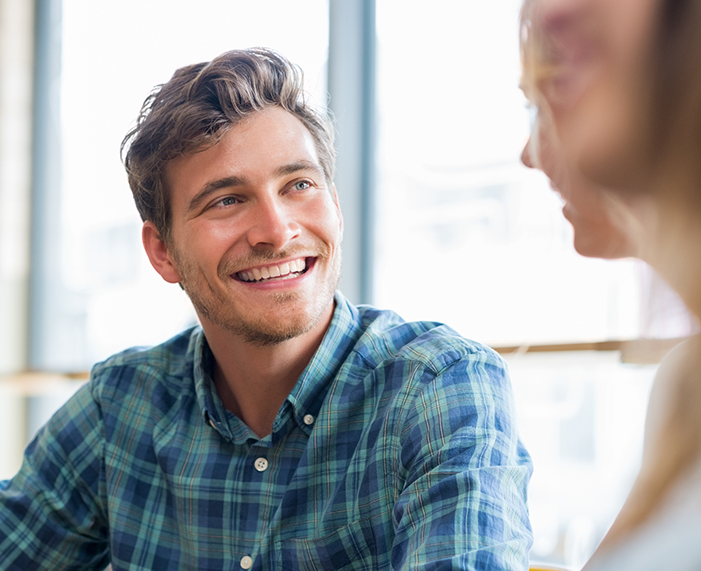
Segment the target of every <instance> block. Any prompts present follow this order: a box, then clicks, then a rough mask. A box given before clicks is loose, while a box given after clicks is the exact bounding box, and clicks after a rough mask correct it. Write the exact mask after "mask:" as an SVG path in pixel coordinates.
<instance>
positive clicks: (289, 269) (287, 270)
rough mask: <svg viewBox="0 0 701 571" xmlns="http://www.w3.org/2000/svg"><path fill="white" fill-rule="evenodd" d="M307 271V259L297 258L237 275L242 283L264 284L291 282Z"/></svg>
mask: <svg viewBox="0 0 701 571" xmlns="http://www.w3.org/2000/svg"><path fill="white" fill-rule="evenodd" d="M306 271H307V259H306V258H297V259H296V260H291V261H289V262H285V263H282V264H278V265H270V266H262V267H260V268H251V269H250V270H243V271H240V272H238V273H237V274H236V277H237V278H238V279H239V280H241V281H242V282H264V281H269V280H289V279H293V278H296V277H298V276H301V275H302V274H303V273H304V272H306Z"/></svg>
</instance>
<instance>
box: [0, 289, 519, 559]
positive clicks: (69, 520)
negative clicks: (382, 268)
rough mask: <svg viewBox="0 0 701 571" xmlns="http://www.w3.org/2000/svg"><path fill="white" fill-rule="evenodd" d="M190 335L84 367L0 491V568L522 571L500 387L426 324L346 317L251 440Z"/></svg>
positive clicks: (350, 310) (497, 377)
mask: <svg viewBox="0 0 701 571" xmlns="http://www.w3.org/2000/svg"><path fill="white" fill-rule="evenodd" d="M212 359H213V357H212V354H211V352H210V350H209V348H208V346H207V342H206V340H205V338H204V336H203V333H202V330H201V329H200V328H199V327H196V328H194V329H191V330H189V331H186V332H184V333H182V334H181V335H179V336H177V337H175V338H173V339H172V340H170V341H168V342H167V343H165V344H163V345H161V346H159V347H155V348H152V349H147V350H141V349H133V350H130V351H127V352H125V353H122V354H119V355H116V356H115V357H113V358H111V359H109V360H107V361H105V362H104V363H101V364H99V365H97V366H96V367H95V368H94V369H93V371H92V375H91V379H90V382H89V383H88V384H86V385H85V386H84V387H83V388H82V389H80V390H79V391H78V393H77V394H76V395H75V396H74V397H73V398H72V399H71V400H70V401H69V402H68V403H67V404H66V405H65V406H64V407H63V408H62V409H61V410H60V411H59V412H58V413H57V414H56V415H55V416H54V417H53V418H52V419H51V420H50V421H49V423H48V424H47V425H46V426H45V427H44V428H43V429H42V430H41V431H40V432H39V434H38V435H37V437H36V439H35V440H34V441H33V442H32V443H31V444H30V445H29V447H28V448H27V451H26V455H25V460H24V463H23V465H22V468H21V470H20V472H19V474H18V475H17V476H16V477H15V478H14V479H12V480H9V481H5V482H0V569H2V570H3V571H5V570H18V571H29V570H32V569H46V570H51V571H56V570H59V569H102V568H104V567H105V566H106V565H107V564H108V563H110V562H111V563H112V567H113V569H114V570H115V571H118V570H126V569H129V570H132V571H134V570H149V571H154V570H166V569H189V570H193V571H204V570H209V569H212V570H214V569H216V570H217V571H220V570H223V569H226V570H236V569H241V568H243V569H249V568H250V569H261V570H273V569H275V570H284V571H288V570H296V569H300V570H331V569H333V570H361V569H362V570H370V569H373V570H374V569H424V570H429V569H431V570H438V569H490V570H500V569H509V570H515V569H526V568H527V555H528V550H529V547H530V544H531V531H530V526H529V522H528V513H527V508H526V485H527V482H528V479H529V476H530V473H531V465H530V460H529V457H528V454H527V452H526V451H525V450H524V448H523V447H522V446H521V444H520V443H519V441H518V437H517V434H516V427H515V418H514V409H513V403H512V395H511V389H510V385H509V379H508V375H507V373H506V371H505V368H504V364H503V362H502V361H501V359H500V358H499V357H498V356H497V355H496V354H495V353H494V352H492V351H491V350H489V349H487V348H486V347H484V346H482V345H479V344H477V343H474V342H471V341H468V340H465V339H464V338H462V337H460V336H459V335H458V334H457V333H455V332H454V331H453V330H451V329H450V328H448V327H446V326H444V325H441V324H438V323H428V322H421V323H405V322H404V321H403V320H402V319H401V318H399V317H398V316H397V315H396V314H394V313H392V312H389V311H379V310H377V309H374V308H371V307H359V308H356V307H354V306H352V305H350V304H349V303H348V302H347V301H346V300H345V299H344V298H343V297H342V296H341V295H340V294H338V295H337V297H336V310H335V313H334V317H333V321H332V323H331V326H330V328H329V330H328V332H327V333H326V336H325V337H324V340H323V342H322V344H321V346H320V347H319V349H318V350H317V352H316V354H315V355H314V357H313V359H312V360H311V362H310V363H309V365H308V366H307V368H306V369H305V371H304V373H303V374H302V376H301V377H300V378H299V380H298V382H297V384H296V386H295V387H294V389H293V390H292V392H291V393H290V395H289V396H288V398H287V400H286V401H285V403H284V404H283V405H282V407H281V408H280V411H279V412H278V415H277V418H276V420H275V423H274V425H273V431H272V433H271V434H270V435H268V436H266V437H265V438H262V439H260V438H258V437H256V435H255V434H254V433H253V432H252V431H251V430H250V429H249V428H248V427H247V426H246V425H245V424H243V423H242V422H241V421H240V420H239V419H238V418H237V417H235V416H234V415H232V414H231V413H229V412H228V411H227V410H225V409H224V407H223V405H222V403H221V401H220V400H219V398H218V397H217V394H216V391H215V390H214V388H213V382H212V379H211V376H210V371H211V365H212Z"/></svg>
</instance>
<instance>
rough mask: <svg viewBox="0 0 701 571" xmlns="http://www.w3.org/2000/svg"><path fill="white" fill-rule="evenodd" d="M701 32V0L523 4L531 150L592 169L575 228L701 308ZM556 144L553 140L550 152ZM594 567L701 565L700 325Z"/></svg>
mask: <svg viewBox="0 0 701 571" xmlns="http://www.w3.org/2000/svg"><path fill="white" fill-rule="evenodd" d="M699 30H701V0H616V1H615V2H613V1H611V0H526V3H525V4H524V7H523V12H522V51H523V67H524V81H523V86H524V91H525V93H526V95H527V96H528V97H529V98H530V99H531V101H533V103H534V104H535V105H536V106H537V107H538V110H539V116H540V125H541V131H544V132H545V136H543V135H542V134H540V135H538V136H537V137H533V136H532V139H535V140H536V141H539V140H540V139H542V138H543V137H545V140H546V142H547V144H546V145H545V146H544V145H541V149H540V151H539V152H534V151H533V148H532V147H530V148H529V149H528V150H527V151H526V152H525V153H524V159H525V160H524V162H525V163H526V164H529V163H532V162H533V161H532V160H531V157H532V156H533V155H536V156H537V158H538V160H539V161H540V164H539V166H540V168H542V169H543V170H544V171H545V172H546V174H548V175H549V176H551V178H553V176H558V175H557V172H558V169H559V172H565V173H568V174H567V176H565V177H564V179H565V181H567V180H569V181H572V180H580V181H587V180H589V181H591V182H583V183H581V184H577V185H574V186H573V185H572V184H570V186H569V187H568V190H567V191H566V192H562V189H561V192H562V194H563V195H564V198H565V200H566V206H565V215H566V216H568V218H569V219H570V221H571V222H572V223H573V226H574V228H575V240H577V234H578V233H580V234H584V235H589V234H591V235H592V236H596V237H598V238H599V241H598V242H596V240H594V241H593V243H597V244H598V246H597V248H596V251H593V250H590V252H589V254H588V255H597V256H606V255H607V254H611V253H612V254H613V255H614V256H615V255H618V254H620V253H628V254H630V253H633V254H634V255H636V256H638V257H640V258H642V259H644V260H645V261H647V262H648V263H649V264H650V265H651V266H652V267H654V268H655V269H656V270H657V271H658V272H659V273H660V274H661V275H662V276H663V277H664V278H665V279H666V280H667V281H668V282H669V283H670V284H671V285H672V287H673V288H674V289H675V290H676V291H677V292H678V293H679V295H680V296H681V298H682V299H683V300H684V302H685V303H686V305H687V307H688V308H689V309H690V311H691V312H692V313H693V314H694V315H695V316H696V317H697V319H698V318H699V316H701V287H699V286H701V254H700V252H701V76H700V75H699V74H698V71H697V70H698V69H701V68H700V67H699V65H700V64H701V34H699V33H698V31H699ZM547 149H555V150H554V151H552V150H551V155H550V156H548V153H547ZM549 164H550V165H552V164H554V165H557V168H553V167H552V166H548V165H549ZM579 173H581V174H579ZM582 175H584V176H582ZM560 176H561V175H560ZM554 184H555V185H556V186H557V185H558V184H562V183H559V182H558V180H557V179H555V180H554ZM573 197H576V201H577V202H578V203H582V202H583V203H585V204H588V205H590V206H592V205H593V208H594V210H599V211H600V213H601V214H602V215H605V217H606V219H607V220H608V221H609V226H610V227H611V228H613V229H615V232H613V233H611V232H609V231H607V230H606V229H605V228H603V229H602V228H596V227H592V226H591V225H586V224H584V223H583V222H582V219H581V218H577V217H575V216H573V215H572V214H569V215H568V207H567V204H568V202H567V201H568V200H569V204H572V205H574V206H576V204H575V198H573ZM572 208H574V207H573V206H571V207H570V210H572ZM590 238H591V236H590ZM590 242H592V241H591V240H590ZM575 243H576V242H575ZM578 250H579V251H580V252H581V253H585V252H582V250H581V249H579V248H578ZM586 568H587V569H591V570H594V569H636V570H644V569H680V570H683V569H689V570H691V569H701V341H700V340H699V338H698V337H696V338H692V339H690V340H689V341H687V342H686V343H684V344H683V345H682V346H680V347H678V348H677V349H675V350H674V351H673V352H672V353H671V354H670V355H669V356H668V358H667V359H665V362H664V363H663V364H662V365H661V367H660V370H659V372H658V376H657V379H656V380H655V385H654V387H653V391H652V394H651V397H650V406H649V410H648V417H647V425H646V435H645V448H644V453H643V464H642V468H641V471H640V474H639V476H638V478H637V480H636V482H635V484H634V487H633V489H632V491H631V494H630V496H629V498H628V500H627V502H626V504H625V506H624V507H623V509H622V510H621V513H620V515H619V517H618V518H617V519H616V521H615V523H614V524H613V526H612V528H611V529H610V531H609V533H608V534H607V536H606V538H605V539H604V541H603V542H602V544H601V546H600V548H599V550H598V551H597V553H596V554H595V555H594V557H593V558H592V560H591V561H590V563H589V564H588V565H587V567H586Z"/></svg>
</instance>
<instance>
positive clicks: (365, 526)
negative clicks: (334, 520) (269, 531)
mask: <svg viewBox="0 0 701 571" xmlns="http://www.w3.org/2000/svg"><path fill="white" fill-rule="evenodd" d="M278 553H279V554H280V555H281V556H282V561H281V562H280V563H281V568H282V569H299V570H300V571H327V570H328V571H331V570H333V571H365V570H367V571H372V570H376V569H384V568H386V565H383V563H384V562H383V561H380V560H378V557H377V554H376V549H375V537H374V534H373V529H372V527H371V526H370V525H369V522H368V521H367V520H360V521H356V522H354V523H350V524H348V525H345V526H343V527H342V528H340V529H337V530H336V531H333V532H331V533H329V534H328V535H324V536H323V537H319V538H316V537H314V538H309V539H288V540H284V541H282V542H280V548H279V551H278ZM385 557H386V558H387V562H386V563H389V554H386V555H385Z"/></svg>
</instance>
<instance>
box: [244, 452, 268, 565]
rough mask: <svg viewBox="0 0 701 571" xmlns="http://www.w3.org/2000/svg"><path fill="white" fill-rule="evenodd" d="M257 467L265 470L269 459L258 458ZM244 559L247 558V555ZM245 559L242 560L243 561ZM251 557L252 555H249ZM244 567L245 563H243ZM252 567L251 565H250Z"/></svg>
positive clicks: (259, 469) (260, 470)
mask: <svg viewBox="0 0 701 571" xmlns="http://www.w3.org/2000/svg"><path fill="white" fill-rule="evenodd" d="M253 465H254V466H255V467H256V470H258V471H259V472H265V470H266V469H267V468H268V461H267V460H266V459H265V458H258V459H257V460H256V462H255V464H253ZM243 559H246V558H245V557H244V558H243ZM243 559H242V560H241V561H243ZM249 559H250V557H249ZM241 567H243V564H242V565H241ZM249 567H250V565H249ZM243 568H244V569H248V567H243Z"/></svg>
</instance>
